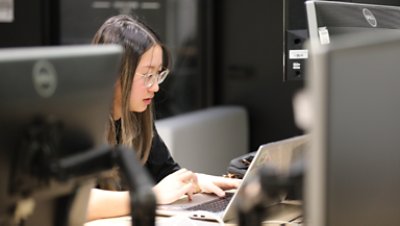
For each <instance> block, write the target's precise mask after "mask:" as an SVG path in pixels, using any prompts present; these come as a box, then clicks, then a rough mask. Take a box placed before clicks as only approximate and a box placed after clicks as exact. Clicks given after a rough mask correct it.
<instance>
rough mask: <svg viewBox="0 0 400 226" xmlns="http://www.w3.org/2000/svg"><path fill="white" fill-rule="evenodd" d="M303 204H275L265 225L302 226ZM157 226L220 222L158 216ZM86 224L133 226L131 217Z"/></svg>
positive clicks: (213, 225) (215, 225) (228, 225)
mask: <svg viewBox="0 0 400 226" xmlns="http://www.w3.org/2000/svg"><path fill="white" fill-rule="evenodd" d="M301 209H302V208H301V205H300V204H299V203H298V202H285V203H281V204H278V205H275V206H273V207H271V208H270V209H269V213H270V216H268V217H267V218H266V219H265V221H264V222H263V225H265V226H282V225H291V226H300V225H302V218H301V216H302V211H301ZM156 225H157V226H167V225H168V226H172V225H173V226H181V225H182V226H218V225H220V224H219V223H218V222H214V221H200V220H192V219H189V218H186V217H179V216H175V217H157V219H156ZM224 225H226V226H234V225H236V223H235V221H232V222H226V223H225V224H224ZM85 226H131V219H130V217H118V218H110V219H102V220H96V221H91V222H88V223H86V224H85Z"/></svg>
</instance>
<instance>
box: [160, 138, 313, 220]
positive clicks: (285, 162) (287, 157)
mask: <svg viewBox="0 0 400 226" xmlns="http://www.w3.org/2000/svg"><path fill="white" fill-rule="evenodd" d="M308 140H309V135H301V136H296V137H292V138H288V139H285V140H280V141H277V142H272V143H268V144H263V145H261V146H260V147H259V148H258V150H257V152H256V155H255V156H254V158H253V160H252V162H251V164H250V165H249V168H248V169H247V171H246V174H245V175H244V177H243V181H242V185H241V186H239V187H238V189H236V190H235V191H227V192H226V196H225V197H223V198H220V197H218V196H216V195H212V194H205V193H201V194H195V195H193V198H192V201H189V200H188V198H187V197H186V196H185V197H182V198H181V199H179V200H178V201H176V202H174V203H171V204H166V205H158V207H157V214H158V215H161V216H173V215H177V214H186V215H187V216H189V217H191V218H194V219H201V220H217V221H219V220H222V221H224V222H226V221H229V220H232V219H234V218H235V217H236V200H237V194H238V193H240V191H241V189H243V184H245V183H246V181H248V180H250V178H251V176H252V175H253V174H254V173H256V172H257V169H258V168H260V167H261V166H263V165H266V164H270V165H271V166H273V167H274V168H276V169H277V170H278V172H281V173H285V172H288V170H289V168H290V166H291V163H292V162H293V161H294V159H295V158H296V157H297V156H300V155H301V154H302V153H301V152H302V151H303V150H304V146H305V144H306V143H308ZM280 201H282V200H277V201H276V203H271V205H274V204H277V203H280Z"/></svg>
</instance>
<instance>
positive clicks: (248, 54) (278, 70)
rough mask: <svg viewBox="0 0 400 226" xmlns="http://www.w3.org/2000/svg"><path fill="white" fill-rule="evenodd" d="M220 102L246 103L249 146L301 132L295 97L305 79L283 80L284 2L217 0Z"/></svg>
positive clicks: (218, 98) (273, 0)
mask: <svg viewBox="0 0 400 226" xmlns="http://www.w3.org/2000/svg"><path fill="white" fill-rule="evenodd" d="M218 2H219V3H218V5H217V10H216V11H217V14H218V15H220V17H218V19H217V20H218V23H217V24H218V28H217V41H216V44H215V46H216V49H217V52H218V55H217V57H216V65H217V70H218V72H217V73H216V74H218V75H219V77H218V79H219V81H218V87H219V90H218V92H217V95H216V98H217V103H218V104H240V105H244V106H245V107H246V108H247V109H248V111H249V114H250V146H251V147H250V149H251V150H255V149H256V148H257V147H258V146H259V145H260V144H262V143H266V142H269V141H274V140H279V139H283V138H287V137H290V136H294V135H296V134H300V133H301V131H300V130H299V129H298V128H297V127H296V126H295V124H294V119H293V109H292V97H293V95H294V93H295V92H296V91H297V90H298V89H299V88H301V87H302V84H303V82H302V81H294V82H283V79H282V73H283V65H282V59H283V53H282V51H283V50H282V45H283V14H282V12H283V1H282V0H270V1H263V0H252V1H243V0H226V1H218Z"/></svg>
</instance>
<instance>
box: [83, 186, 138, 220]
mask: <svg viewBox="0 0 400 226" xmlns="http://www.w3.org/2000/svg"><path fill="white" fill-rule="evenodd" d="M129 200H130V199H129V192H127V191H107V190H102V189H96V188H94V189H92V191H91V192H90V197H89V203H88V208H87V214H86V216H87V220H88V221H91V220H96V219H101V218H111V217H119V216H124V215H129V213H130V207H129Z"/></svg>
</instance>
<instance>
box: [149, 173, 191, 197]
mask: <svg viewBox="0 0 400 226" xmlns="http://www.w3.org/2000/svg"><path fill="white" fill-rule="evenodd" d="M198 190H199V188H198V183H197V176H196V174H195V173H193V172H192V171H189V170H187V169H180V170H178V171H176V172H175V173H172V174H170V175H168V176H167V177H165V178H164V179H163V180H161V181H160V182H159V183H158V184H156V186H154V187H153V192H154V194H155V196H156V199H157V203H158V204H168V203H171V202H174V201H176V200H178V199H179V198H181V197H182V196H183V195H185V194H186V195H187V196H188V198H189V199H192V195H193V194H194V193H196V191H198Z"/></svg>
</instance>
